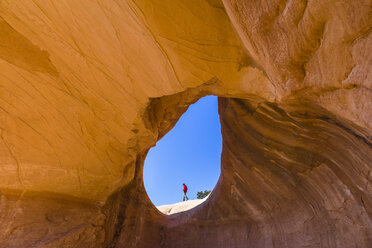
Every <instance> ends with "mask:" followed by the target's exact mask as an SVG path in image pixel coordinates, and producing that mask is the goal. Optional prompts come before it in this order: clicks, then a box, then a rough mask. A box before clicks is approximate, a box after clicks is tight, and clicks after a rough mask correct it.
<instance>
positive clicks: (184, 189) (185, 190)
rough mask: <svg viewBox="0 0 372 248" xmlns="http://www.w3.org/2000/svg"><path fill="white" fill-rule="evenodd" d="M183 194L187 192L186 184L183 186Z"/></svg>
mask: <svg viewBox="0 0 372 248" xmlns="http://www.w3.org/2000/svg"><path fill="white" fill-rule="evenodd" d="M183 192H185V193H186V192H187V186H186V185H185V184H184V185H183Z"/></svg>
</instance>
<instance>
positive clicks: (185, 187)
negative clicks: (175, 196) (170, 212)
mask: <svg viewBox="0 0 372 248" xmlns="http://www.w3.org/2000/svg"><path fill="white" fill-rule="evenodd" d="M186 193H187V186H186V184H184V183H183V200H182V201H185V199H186V201H188V200H189V198H188V197H187V195H186Z"/></svg>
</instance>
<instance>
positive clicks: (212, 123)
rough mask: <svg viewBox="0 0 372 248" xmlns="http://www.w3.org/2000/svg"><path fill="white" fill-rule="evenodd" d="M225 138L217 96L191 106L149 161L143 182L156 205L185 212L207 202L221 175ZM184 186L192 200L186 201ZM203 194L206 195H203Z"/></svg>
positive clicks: (170, 212) (154, 148)
mask: <svg viewBox="0 0 372 248" xmlns="http://www.w3.org/2000/svg"><path fill="white" fill-rule="evenodd" d="M221 151H222V137H221V125H220V119H219V115H218V102H217V97H216V96H205V97H203V98H201V99H199V100H198V101H197V102H196V103H194V104H192V105H190V106H189V108H188V109H187V111H186V112H185V113H184V114H183V115H182V116H181V117H180V119H179V120H178V121H177V123H176V125H175V126H174V127H173V129H172V130H170V131H169V132H168V133H167V134H166V135H165V136H164V137H163V138H162V139H160V140H159V141H158V142H157V144H156V146H155V147H153V148H152V149H150V151H149V152H148V154H147V157H146V159H145V164H144V171H143V181H144V186H145V189H146V192H147V195H148V196H149V198H150V200H151V201H152V203H153V204H154V205H155V206H156V207H158V209H159V210H160V211H161V212H163V213H164V214H173V213H177V212H183V211H186V210H189V209H191V208H194V207H196V206H197V205H199V204H201V203H202V202H204V200H206V199H207V197H208V196H206V197H204V198H203V199H198V198H201V196H200V195H202V196H205V195H207V192H205V191H212V190H213V188H214V187H215V185H216V183H217V181H218V178H219V176H220V173H221V168H220V164H221ZM183 183H185V184H186V186H187V188H188V190H187V194H186V195H187V197H188V200H187V201H184V202H183ZM198 192H203V193H205V194H201V193H199V197H198Z"/></svg>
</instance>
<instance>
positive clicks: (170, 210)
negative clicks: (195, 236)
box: [156, 197, 208, 215]
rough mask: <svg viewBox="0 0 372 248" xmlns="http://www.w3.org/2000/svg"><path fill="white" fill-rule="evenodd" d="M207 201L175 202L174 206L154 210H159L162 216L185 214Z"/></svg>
mask: <svg viewBox="0 0 372 248" xmlns="http://www.w3.org/2000/svg"><path fill="white" fill-rule="evenodd" d="M207 199H208V197H206V198H203V199H195V200H188V201H182V202H177V203H174V204H168V205H161V206H156V208H157V209H159V211H160V212H162V213H163V214H167V215H170V214H176V213H180V212H185V211H187V210H190V209H192V208H194V207H196V206H198V205H200V204H202V203H203V202H204V201H205V200H207Z"/></svg>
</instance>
